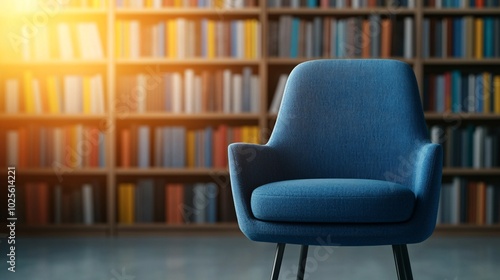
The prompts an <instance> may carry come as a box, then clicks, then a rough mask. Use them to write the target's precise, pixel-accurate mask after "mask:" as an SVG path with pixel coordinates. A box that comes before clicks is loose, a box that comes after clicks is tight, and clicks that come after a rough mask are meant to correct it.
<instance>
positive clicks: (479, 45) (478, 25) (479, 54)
mask: <svg viewBox="0 0 500 280" xmlns="http://www.w3.org/2000/svg"><path fill="white" fill-rule="evenodd" d="M474 27H475V30H474V37H475V38H474V41H475V42H476V44H475V46H474V54H475V57H476V59H480V58H483V40H484V37H483V31H484V21H483V19H482V18H476V19H475V20H474Z"/></svg>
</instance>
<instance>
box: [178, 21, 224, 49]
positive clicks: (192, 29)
mask: <svg viewBox="0 0 500 280" xmlns="http://www.w3.org/2000/svg"><path fill="white" fill-rule="evenodd" d="M187 29H188V33H187V42H188V44H187V48H186V53H185V55H186V57H195V56H196V48H195V47H196V46H195V44H194V43H193V42H195V41H196V25H195V22H194V21H192V20H190V21H188V22H187ZM217 34H222V33H217ZM217 37H218V38H221V37H222V36H217ZM219 46H220V45H219ZM220 49H222V48H218V50H220Z"/></svg>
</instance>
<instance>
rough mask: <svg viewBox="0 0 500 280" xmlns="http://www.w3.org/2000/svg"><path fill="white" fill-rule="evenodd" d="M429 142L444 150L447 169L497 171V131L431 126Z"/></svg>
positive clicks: (499, 149) (499, 163)
mask: <svg viewBox="0 0 500 280" xmlns="http://www.w3.org/2000/svg"><path fill="white" fill-rule="evenodd" d="M430 135H431V140H432V142H434V143H440V144H442V146H443V150H444V160H443V165H444V166H446V167H463V168H475V169H480V168H493V167H500V127H498V126H496V127H495V126H493V127H486V126H474V125H466V126H463V127H458V126H448V127H442V126H437V125H436V126H432V127H431V128H430Z"/></svg>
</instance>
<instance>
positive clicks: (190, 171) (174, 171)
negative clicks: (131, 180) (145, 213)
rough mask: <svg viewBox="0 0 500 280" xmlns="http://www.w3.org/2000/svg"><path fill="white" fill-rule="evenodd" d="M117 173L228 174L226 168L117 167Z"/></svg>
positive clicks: (139, 174)
mask: <svg viewBox="0 0 500 280" xmlns="http://www.w3.org/2000/svg"><path fill="white" fill-rule="evenodd" d="M116 174H117V175H128V176H147V175H162V176H209V175H220V174H228V170H227V169H226V168H158V167H152V168H137V167H134V168H117V169H116Z"/></svg>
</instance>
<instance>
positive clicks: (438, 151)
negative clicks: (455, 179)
mask: <svg viewBox="0 0 500 280" xmlns="http://www.w3.org/2000/svg"><path fill="white" fill-rule="evenodd" d="M442 169H443V150H442V147H441V145H438V144H432V143H427V144H424V145H423V146H421V147H420V148H419V149H418V151H417V154H416V157H415V169H414V177H413V187H414V189H413V191H414V193H415V197H416V199H417V204H416V206H415V211H414V213H415V216H414V217H413V219H414V220H415V222H418V223H419V224H420V227H421V230H422V231H424V232H425V234H424V235H428V236H430V235H431V234H432V232H433V231H434V228H435V226H436V217H437V212H438V205H439V195H440V191H441V176H442Z"/></svg>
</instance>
